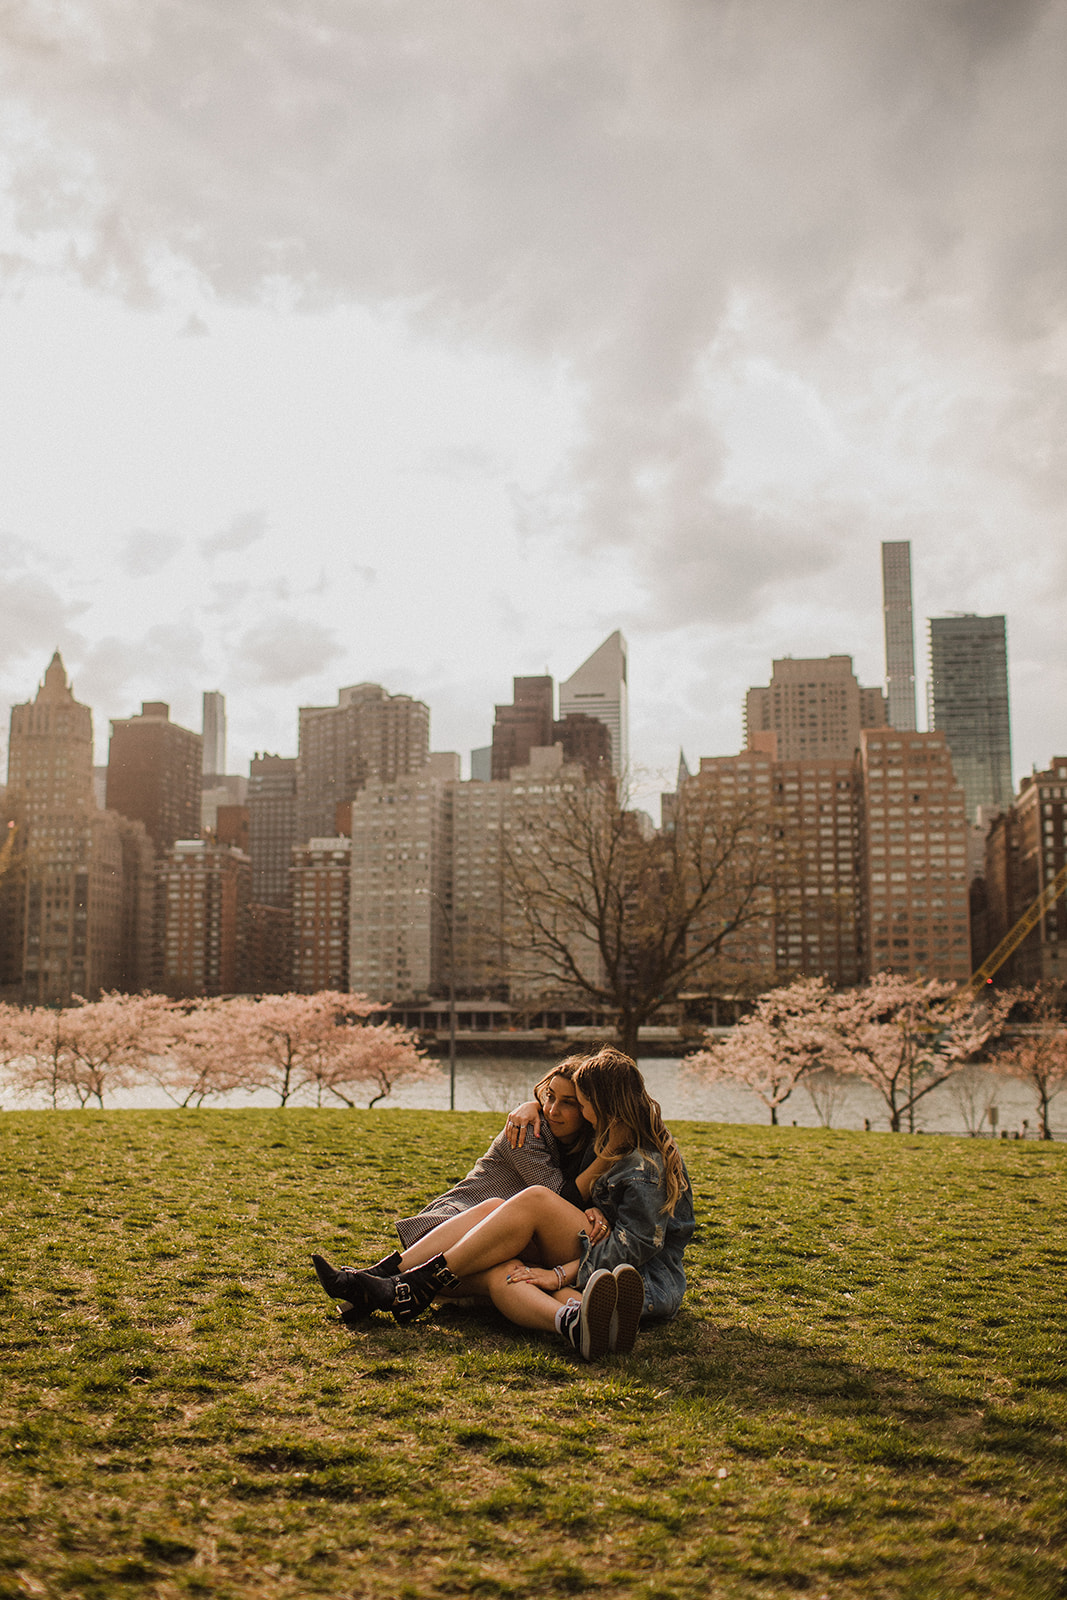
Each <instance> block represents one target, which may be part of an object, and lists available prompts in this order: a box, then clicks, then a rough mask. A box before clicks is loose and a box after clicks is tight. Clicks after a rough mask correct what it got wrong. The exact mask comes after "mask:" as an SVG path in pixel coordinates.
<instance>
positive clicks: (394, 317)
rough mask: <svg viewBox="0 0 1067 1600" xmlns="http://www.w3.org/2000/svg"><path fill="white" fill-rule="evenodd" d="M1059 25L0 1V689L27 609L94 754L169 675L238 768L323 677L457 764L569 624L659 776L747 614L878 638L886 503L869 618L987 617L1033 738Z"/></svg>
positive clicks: (782, 624) (847, 641) (1050, 440)
mask: <svg viewBox="0 0 1067 1600" xmlns="http://www.w3.org/2000/svg"><path fill="white" fill-rule="evenodd" d="M253 36H254V48H252V47H251V40H252V38H253ZM1065 44H1067V10H1065V8H1064V6H1063V5H1062V4H1061V3H1056V0H1048V3H1041V0H1037V3H1035V4H1033V5H1028V6H1020V7H1013V8H1004V7H1001V8H996V7H993V8H990V7H978V6H975V7H966V6H954V7H931V6H928V5H922V4H919V3H918V0H903V3H899V4H892V5H890V4H889V0H849V3H847V4H846V3H845V0H829V3H828V4H826V5H824V6H820V7H819V8H818V9H817V11H816V12H813V11H812V10H811V9H810V8H808V7H792V6H789V5H782V4H779V3H777V0H753V4H752V5H750V6H746V7H744V8H740V9H738V8H735V7H722V8H719V7H715V6H708V7H692V6H688V5H686V4H683V3H680V0H679V3H669V4H667V5H665V6H663V7H661V8H656V9H655V10H654V11H652V12H649V11H648V9H647V8H645V7H641V6H638V5H636V4H632V3H629V0H622V3H621V4H620V5H617V6H614V7H612V8H611V9H610V12H609V11H608V10H607V9H605V8H604V7H603V6H600V5H597V4H595V3H593V0H579V3H578V4H577V5H572V4H567V5H563V4H560V3H559V0H547V3H546V4H545V5H539V6H538V7H536V8H530V7H525V6H522V5H517V6H514V7H509V8H506V9H505V10H503V11H493V10H491V11H488V12H487V11H486V9H485V7H484V4H480V3H475V0H457V4H455V5H454V6H450V7H449V8H447V11H442V9H441V8H439V7H436V6H433V5H431V4H427V3H420V0H413V3H412V4H411V5H410V6H407V7H404V8H402V9H399V10H394V11H389V12H387V13H384V14H383V15H382V16H380V17H377V18H376V19H375V20H374V22H373V24H372V23H371V21H370V19H369V16H368V14H367V13H365V12H364V11H361V10H358V9H357V10H352V8H347V7H342V6H339V5H335V4H333V3H331V0H327V4H326V5H325V6H324V7H321V8H315V9H310V8H309V9H305V8H304V7H303V6H302V4H300V3H299V0H297V3H296V4H294V5H293V6H292V7H289V8H286V12H285V14H284V16H283V15H282V14H280V13H278V14H274V13H272V14H270V15H264V14H263V13H262V12H261V11H259V10H256V9H255V8H253V9H252V10H248V9H247V8H245V7H241V6H235V7H230V8H226V10H225V13H224V14H219V15H213V17H212V19H211V23H210V26H209V25H208V24H207V22H206V20H205V18H204V16H203V14H202V13H201V12H200V10H198V8H197V7H196V6H195V5H193V4H192V3H191V0H178V3H177V4H176V5H175V6H174V7H169V8H154V7H151V6H149V7H147V8H145V9H144V11H143V13H142V14H141V16H140V20H139V25H138V28H137V29H136V30H130V29H129V28H127V27H126V24H125V19H124V17H123V15H122V14H121V13H120V12H119V11H115V10H114V9H113V8H110V7H107V8H105V7H103V6H100V5H98V4H97V3H95V0H89V4H87V5H85V6H82V7H78V8H74V9H71V8H59V9H55V8H53V9H52V10H51V11H41V12H39V13H34V14H33V16H32V19H31V18H30V17H29V16H27V17H26V18H24V19H23V24H22V25H21V31H17V32H16V31H14V30H9V31H8V33H7V35H6V37H5V40H4V42H3V44H2V45H0V82H2V83H3V87H4V91H5V103H6V104H7V106H8V107H9V109H10V116H9V117H8V119H7V120H6V122H5V125H4V131H3V136H2V138H3V143H2V148H0V154H2V156H3V158H4V159H3V163H0V171H2V172H3V173H4V183H5V185H6V188H5V189H4V190H3V192H2V194H0V256H2V260H3V263H4V278H3V289H2V292H0V353H2V355H3V360H2V361H0V411H2V413H3V417H4V427H3V430H2V433H0V436H2V438H3V441H4V443H3V447H2V448H3V452H4V456H3V469H4V470H3V474H2V475H0V476H2V481H3V483H4V494H3V497H2V499H0V559H2V560H3V573H4V579H3V583H2V584H0V726H6V723H7V713H8V708H9V707H10V706H11V705H12V704H17V703H20V702H21V701H22V700H23V698H24V696H25V695H26V693H27V688H28V685H30V684H32V683H34V682H36V681H37V680H38V678H39V675H40V672H41V670H42V662H46V661H47V660H48V659H49V658H50V656H51V654H52V651H53V650H54V649H56V648H59V649H60V650H61V651H62V654H63V659H64V662H65V663H66V666H67V670H68V671H69V673H70V675H71V677H72V679H73V681H74V682H75V683H76V684H77V686H78V692H79V695H80V696H81V697H82V699H83V700H84V701H85V703H88V704H91V705H92V706H93V707H94V711H95V713H96V733H97V760H98V762H102V761H103V758H104V730H105V729H106V727H107V725H108V723H109V722H110V721H111V720H114V719H125V718H129V717H131V716H134V715H135V714H136V712H137V708H138V706H139V705H140V704H141V703H142V702H144V701H155V700H163V701H166V702H168V703H169V704H170V705H171V707H172V715H173V717H174V719H175V720H176V721H177V722H178V723H179V724H181V725H183V726H187V727H198V726H199V707H200V697H201V695H202V694H203V693H204V692H205V691H206V690H207V691H212V690H218V691H221V692H222V693H223V694H225V696H226V699H227V705H228V708H229V722H228V728H227V735H228V742H229V749H230V759H229V762H228V765H229V767H230V768H231V770H233V771H241V772H243V771H247V767H248V762H249V759H250V757H251V756H252V754H253V753H254V751H256V750H269V751H278V752H280V753H287V754H293V753H295V748H296V746H295V719H294V708H295V707H298V706H299V705H322V704H325V703H327V702H328V701H329V700H330V699H331V698H332V696H333V694H334V693H335V692H336V687H337V685H338V684H345V683H349V684H355V683H359V682H362V681H370V682H376V683H380V684H382V685H384V686H386V687H387V688H388V689H389V691H390V692H391V693H394V694H406V695H410V696H412V697H413V698H415V699H418V700H423V701H425V702H426V703H427V704H428V705H430V706H431V707H432V709H433V715H434V725H433V743H434V746H435V747H436V748H439V749H440V748H446V749H455V750H459V751H461V752H463V753H464V759H466V755H467V752H469V750H470V749H472V748H476V747H482V746H484V745H486V744H487V743H488V742H489V738H490V735H491V726H492V706H493V705H494V703H498V702H500V701H502V700H505V699H506V698H507V694H508V692H509V691H508V685H509V684H510V682H511V680H512V678H513V677H515V676H526V675H530V676H533V675H537V674H543V673H546V672H548V673H551V674H552V676H554V677H555V678H556V679H557V681H562V680H563V678H564V677H565V675H566V673H567V672H568V671H571V670H573V664H574V663H575V662H576V661H582V660H584V659H585V658H586V657H587V656H588V655H589V654H590V652H592V651H593V650H594V649H595V648H596V647H597V646H598V644H599V643H600V641H601V640H603V639H604V637H605V636H606V635H608V634H609V633H610V632H612V631H613V630H614V629H616V628H618V629H620V630H621V631H622V632H623V634H624V635H625V636H626V638H627V640H628V642H629V646H630V652H631V656H632V663H631V665H632V673H631V681H630V684H629V690H630V695H629V701H630V719H631V736H632V737H631V744H632V751H633V756H634V759H635V760H636V761H637V762H638V763H639V764H641V765H643V766H645V767H648V768H650V769H652V770H653V772H657V773H660V774H663V775H664V776H665V777H667V778H670V776H671V775H672V774H673V772H674V770H675V767H676V765H677V759H678V747H679V745H681V746H683V747H684V748H685V749H686V751H687V752H688V753H689V755H690V757H691V758H695V754H698V755H713V754H717V753H728V752H731V751H736V750H738V749H740V747H741V743H742V725H741V708H742V704H743V700H744V695H745V692H746V690H747V689H748V688H749V686H751V685H752V684H754V683H759V682H762V681H765V678H766V671H767V663H768V662H770V661H771V660H773V659H776V658H778V659H781V658H785V657H788V656H794V657H797V658H818V657H825V656H829V655H836V654H844V655H849V656H851V657H852V659H853V662H854V665H855V671H856V674H857V676H858V678H859V680H860V682H861V683H864V684H882V683H883V682H884V663H883V653H882V640H883V631H884V630H883V614H882V597H881V586H880V573H879V559H878V557H879V547H880V544H881V543H883V542H889V543H901V542H904V541H910V542H911V546H912V568H913V601H914V606H913V611H914V619H915V628H916V637H917V640H920V641H921V639H922V638H923V636H924V627H925V619H926V618H928V617H936V616H945V615H948V614H950V613H953V612H966V613H975V614H977V615H980V616H988V615H1000V614H1004V615H1006V616H1007V626H1008V634H1009V640H1010V647H1011V653H1012V659H1011V674H1012V682H1011V688H1012V743H1013V754H1014V763H1015V765H1014V773H1013V776H1014V777H1015V779H1016V781H1017V780H1018V778H1019V776H1020V775H1021V774H1023V773H1025V772H1027V771H1029V770H1030V769H1031V768H1032V767H1034V766H1036V767H1038V768H1042V767H1044V765H1045V763H1046V762H1047V761H1048V760H1049V759H1050V756H1051V754H1052V753H1053V752H1054V751H1056V750H1058V749H1063V748H1065V747H1067V660H1065V653H1064V651H1063V646H1062V623H1061V618H1062V615H1063V611H1064V606H1065V602H1067V560H1065V550H1064V540H1063V536H1062V484H1063V481H1064V466H1065V459H1064V451H1065V449H1067V428H1065V427H1064V415H1063V413H1064V407H1065V404H1067V401H1065V400H1064V394H1065V393H1067V388H1065V386H1064V384H1063V382H1062V378H1063V376H1064V368H1065V366H1067V353H1065V347H1064V344H1063V340H1062V333H1061V331H1060V324H1061V306H1062V299H1063V291H1064V284H1065V273H1067V266H1065V263H1067V252H1065V251H1064V249H1063V241H1062V239H1061V238H1060V237H1059V234H1060V232H1061V231H1062V222H1061V220H1060V208H1059V206H1058V200H1057V196H1058V192H1059V182H1060V174H1061V172H1062V167H1063V161H1064V148H1063V147H1064V142H1065V139H1067V130H1065V126H1064V119H1063V116H1062V110H1061V100H1062V95H1061V87H1060V83H1059V71H1058V64H1059V62H1060V61H1061V60H1062V57H1063V50H1064V47H1065ZM191 86H195V91H194V88H193V87H191ZM846 128H847V137H843V136H842V135H843V130H844V129H846ZM724 152H728V153H729V154H728V156H726V155H724ZM208 172H210V175H211V176H210V181H206V180H205V174H206V173H208ZM742 174H743V181H742V177H741V175H742ZM923 675H924V674H923V669H922V667H920V669H919V676H920V680H921V679H922V677H923ZM917 689H918V694H917V699H918V702H919V706H920V709H921V708H922V707H923V706H924V704H925V693H924V689H925V685H924V683H923V682H922V681H920V682H919V684H918V685H917ZM920 723H922V717H921V715H920ZM3 755H5V756H6V752H3ZM661 786H662V784H661V782H660V781H658V780H657V781H653V782H651V783H650V785H649V788H650V791H652V792H656V791H657V790H658V789H659V788H660V787H661Z"/></svg>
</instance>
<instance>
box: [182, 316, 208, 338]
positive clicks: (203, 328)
mask: <svg viewBox="0 0 1067 1600" xmlns="http://www.w3.org/2000/svg"><path fill="white" fill-rule="evenodd" d="M210 333H211V329H210V328H209V327H208V325H207V323H206V322H205V321H204V319H203V317H201V316H198V315H197V313H196V312H195V311H191V312H190V313H189V315H188V317H187V318H186V319H185V321H184V323H183V324H182V326H181V329H180V331H179V335H178V337H179V338H181V339H206V338H207V337H208V335H209V334H210Z"/></svg>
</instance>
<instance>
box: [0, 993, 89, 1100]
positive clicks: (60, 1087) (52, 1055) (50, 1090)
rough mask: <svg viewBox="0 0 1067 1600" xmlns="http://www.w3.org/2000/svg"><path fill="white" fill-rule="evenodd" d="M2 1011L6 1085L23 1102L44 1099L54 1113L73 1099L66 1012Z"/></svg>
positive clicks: (0, 1023) (43, 1009)
mask: <svg viewBox="0 0 1067 1600" xmlns="http://www.w3.org/2000/svg"><path fill="white" fill-rule="evenodd" d="M3 1010H4V1017H3V1020H2V1021H0V1027H2V1028H3V1031H4V1047H3V1051H2V1054H0V1060H3V1061H4V1063H5V1067H6V1072H5V1077H6V1081H7V1082H8V1084H9V1085H10V1087H11V1088H12V1090H13V1091H14V1093H15V1094H16V1095H18V1096H19V1098H20V1099H32V1098H34V1097H35V1096H37V1095H44V1097H45V1098H46V1099H47V1101H48V1103H49V1105H50V1106H51V1107H52V1109H53V1111H55V1110H57V1109H58V1108H59V1106H60V1104H61V1103H63V1101H65V1100H66V1099H67V1098H68V1097H70V1098H73V1091H72V1083H71V1066H72V1061H71V1053H70V1040H69V1037H68V1033H67V1028H66V1019H67V1013H66V1011H58V1010H56V1011H53V1010H50V1009H49V1008H48V1007H47V1006H34V1007H31V1008H27V1009H22V1008H20V1007H17V1006H5V1007H4V1008H3Z"/></svg>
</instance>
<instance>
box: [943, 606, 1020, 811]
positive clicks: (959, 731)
mask: <svg viewBox="0 0 1067 1600" xmlns="http://www.w3.org/2000/svg"><path fill="white" fill-rule="evenodd" d="M930 720H931V725H932V727H933V728H934V729H935V730H936V731H937V732H938V733H944V735H945V740H946V742H947V744H948V747H949V750H950V751H951V753H952V767H953V771H954V772H955V774H956V782H957V783H958V784H960V786H961V787H962V789H963V792H964V794H965V795H966V797H967V815H968V817H969V818H970V820H971V821H972V822H973V821H974V820H975V812H976V811H977V809H978V807H979V806H988V807H990V808H992V809H994V810H997V811H1006V810H1007V808H1008V807H1009V806H1010V805H1011V802H1012V782H1011V717H1010V713H1009V708H1008V637H1007V627H1006V624H1005V620H1004V618H1003V617H976V616H970V615H968V616H959V617H931V618H930Z"/></svg>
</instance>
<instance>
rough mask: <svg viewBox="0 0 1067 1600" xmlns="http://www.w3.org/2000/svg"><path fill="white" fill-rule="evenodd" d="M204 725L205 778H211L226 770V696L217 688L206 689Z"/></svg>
mask: <svg viewBox="0 0 1067 1600" xmlns="http://www.w3.org/2000/svg"><path fill="white" fill-rule="evenodd" d="M202 725H203V730H204V732H203V739H204V757H203V767H202V771H203V774H204V777H205V778H211V777H215V776H216V775H218V774H220V773H224V772H225V771H226V697H225V695H221V694H219V692H218V690H217V689H205V690H204V712H203V724H202Z"/></svg>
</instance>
